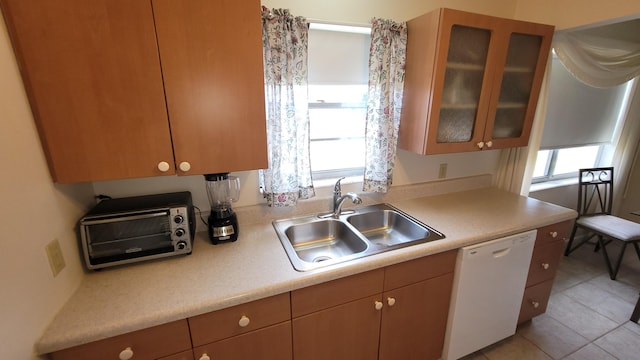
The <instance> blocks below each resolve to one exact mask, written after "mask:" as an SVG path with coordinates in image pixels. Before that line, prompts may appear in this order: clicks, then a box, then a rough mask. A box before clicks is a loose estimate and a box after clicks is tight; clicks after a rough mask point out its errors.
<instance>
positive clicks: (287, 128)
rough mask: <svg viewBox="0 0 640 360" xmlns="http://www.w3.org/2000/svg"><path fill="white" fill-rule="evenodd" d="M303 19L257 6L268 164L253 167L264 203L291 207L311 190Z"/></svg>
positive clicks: (305, 37)
mask: <svg viewBox="0 0 640 360" xmlns="http://www.w3.org/2000/svg"><path fill="white" fill-rule="evenodd" d="M308 29H309V26H308V22H307V20H306V19H305V18H303V17H294V16H293V15H291V14H290V13H289V10H286V9H273V10H269V9H267V8H266V7H264V6H263V7H262V43H263V46H262V48H263V56H264V85H265V102H266V116H267V147H268V158H269V168H268V169H265V170H260V171H259V182H260V189H261V191H262V193H263V194H264V197H265V198H266V199H267V204H268V205H269V206H274V207H280V206H294V205H296V203H297V201H298V199H307V198H310V197H313V196H314V195H315V192H314V189H313V183H312V181H311V166H310V160H309V109H308V99H307V46H308Z"/></svg>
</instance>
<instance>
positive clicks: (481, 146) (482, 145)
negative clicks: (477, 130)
mask: <svg viewBox="0 0 640 360" xmlns="http://www.w3.org/2000/svg"><path fill="white" fill-rule="evenodd" d="M476 145H477V146H478V149H482V148H483V147H484V141H480V142H479V143H477V144H476Z"/></svg>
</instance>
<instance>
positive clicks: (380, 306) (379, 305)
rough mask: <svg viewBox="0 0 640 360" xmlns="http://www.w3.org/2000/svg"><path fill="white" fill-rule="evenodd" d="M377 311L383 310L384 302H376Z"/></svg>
mask: <svg viewBox="0 0 640 360" xmlns="http://www.w3.org/2000/svg"><path fill="white" fill-rule="evenodd" d="M374 304H375V306H376V310H382V301H376V302H375V303H374Z"/></svg>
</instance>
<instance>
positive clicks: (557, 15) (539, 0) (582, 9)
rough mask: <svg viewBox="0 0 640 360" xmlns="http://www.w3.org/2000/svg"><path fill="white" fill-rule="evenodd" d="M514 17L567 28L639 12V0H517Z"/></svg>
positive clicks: (639, 13) (638, 13)
mask: <svg viewBox="0 0 640 360" xmlns="http://www.w3.org/2000/svg"><path fill="white" fill-rule="evenodd" d="M517 3H518V6H517V9H516V13H515V18H516V19H520V20H527V21H534V22H541V23H545V24H551V25H555V26H556V28H557V29H567V28H572V27H576V26H582V25H587V24H591V23H596V22H602V21H607V20H611V19H616V18H621V17H627V16H629V15H633V14H637V15H640V1H638V0H607V1H602V0H520V1H518V2H517Z"/></svg>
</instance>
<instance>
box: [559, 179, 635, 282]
mask: <svg viewBox="0 0 640 360" xmlns="http://www.w3.org/2000/svg"><path fill="white" fill-rule="evenodd" d="M612 201H613V168H612V167H604V168H593V169H580V178H579V187H578V218H577V219H576V221H575V224H574V226H573V231H572V232H571V237H570V238H569V243H568V244H567V247H566V249H565V251H564V255H565V256H568V255H569V254H570V253H571V252H572V251H573V250H575V249H576V248H578V247H580V246H581V245H582V244H584V243H586V242H587V241H589V240H591V239H592V238H593V237H594V236H595V237H597V239H598V240H597V243H596V248H595V251H598V249H599V248H602V255H603V256H604V260H605V262H606V264H607V268H608V270H609V277H611V279H612V280H615V279H616V276H617V275H618V270H619V269H620V263H621V262H622V258H623V256H624V251H625V250H626V248H627V245H629V244H633V247H634V248H635V249H636V254H637V255H638V259H640V247H639V246H638V242H639V241H640V224H638V223H635V222H633V221H629V220H625V219H622V218H619V217H617V216H613V215H611V207H612V205H613V204H612ZM578 228H580V229H583V230H585V231H586V232H587V234H586V235H585V238H584V239H582V240H580V242H579V243H578V244H576V245H573V241H574V238H575V235H576V232H577V230H578ZM616 240H617V241H620V242H621V243H622V249H621V250H620V253H619V254H618V257H617V259H616V261H615V264H613V266H612V264H611V260H610V259H609V254H608V253H607V247H606V246H607V245H608V244H609V243H611V242H612V241H616ZM572 245H573V247H572Z"/></svg>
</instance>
